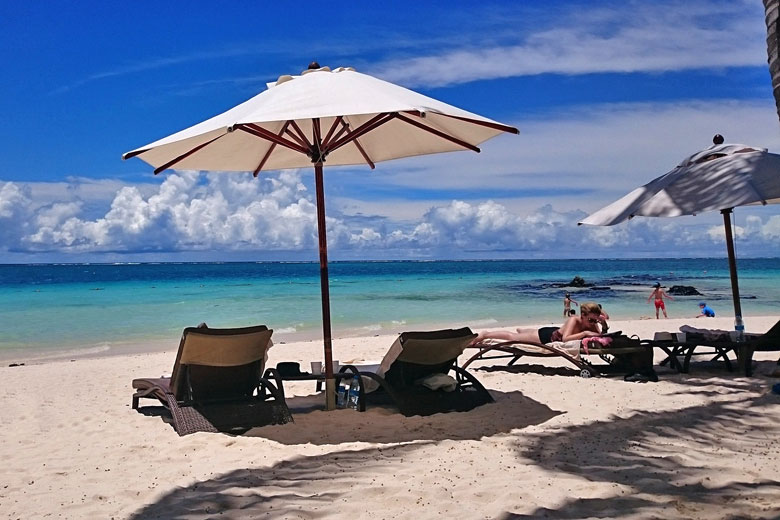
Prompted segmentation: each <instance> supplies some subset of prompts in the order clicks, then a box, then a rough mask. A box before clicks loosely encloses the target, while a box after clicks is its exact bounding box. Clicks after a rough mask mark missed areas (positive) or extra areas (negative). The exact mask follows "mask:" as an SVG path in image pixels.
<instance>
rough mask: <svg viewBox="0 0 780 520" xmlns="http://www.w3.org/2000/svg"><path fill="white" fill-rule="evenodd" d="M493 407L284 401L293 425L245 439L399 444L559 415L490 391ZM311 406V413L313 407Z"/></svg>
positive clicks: (476, 433) (477, 433)
mask: <svg viewBox="0 0 780 520" xmlns="http://www.w3.org/2000/svg"><path fill="white" fill-rule="evenodd" d="M490 394H491V395H492V396H493V398H494V399H495V401H496V402H495V403H488V404H484V405H482V406H478V407H476V408H474V409H473V410H469V411H468V412H449V413H437V414H434V415H429V416H425V417H421V416H414V417H405V416H403V415H402V414H400V413H399V412H398V410H397V409H395V408H394V407H392V406H370V407H369V408H367V410H366V411H365V412H356V411H354V410H349V409H342V410H333V411H325V410H323V409H322V404H321V399H322V397H321V396H304V397H292V398H287V403H288V406H290V409H291V410H292V412H293V418H294V420H295V422H294V423H289V424H285V425H278V426H264V427H262V428H254V429H252V430H249V431H248V432H247V433H245V434H244V435H245V436H257V437H264V438H266V439H270V440H274V441H276V442H280V443H282V444H307V443H311V444H316V445H328V444H341V443H343V442H371V443H399V442H419V441H441V440H446V439H449V440H466V439H474V440H476V439H480V438H482V437H489V436H492V435H496V434H500V433H509V432H511V431H512V430H516V429H521V428H525V427H527V426H532V425H537V424H541V423H544V422H546V421H549V420H550V419H552V418H553V417H555V416H557V415H559V414H560V413H561V412H558V411H555V410H552V409H551V408H550V407H548V406H547V405H545V404H542V403H540V402H538V401H535V400H533V399H531V398H529V397H526V396H525V395H523V394H522V393H521V392H519V391H513V392H499V391H496V390H490ZM311 403H316V409H312V404H311Z"/></svg>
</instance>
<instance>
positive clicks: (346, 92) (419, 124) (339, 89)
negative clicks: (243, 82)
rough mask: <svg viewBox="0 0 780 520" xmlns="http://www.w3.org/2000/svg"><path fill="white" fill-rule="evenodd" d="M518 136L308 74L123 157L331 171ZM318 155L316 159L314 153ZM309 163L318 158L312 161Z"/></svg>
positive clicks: (357, 80) (158, 163) (320, 73)
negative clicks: (319, 163) (320, 166)
mask: <svg viewBox="0 0 780 520" xmlns="http://www.w3.org/2000/svg"><path fill="white" fill-rule="evenodd" d="M502 132H512V133H517V129H515V128H512V127H509V126H505V125H502V124H500V123H497V122H495V121H492V120H490V119H487V118H485V117H482V116H479V115H477V114H472V113H471V112H467V111H465V110H461V109H459V108H456V107H454V106H452V105H448V104H446V103H442V102H441V101H437V100H435V99H433V98H430V97H427V96H424V95H422V94H418V93H417V92H413V91H411V90H408V89H406V88H403V87H400V86H398V85H394V84H392V83H388V82H386V81H382V80H380V79H377V78H374V77H372V76H368V75H366V74H361V73H359V72H355V70H354V69H351V68H338V69H335V70H333V71H331V70H330V69H328V68H327V67H323V68H318V69H309V70H306V71H304V72H303V74H301V75H300V76H295V77H294V76H281V77H280V78H279V79H278V81H276V82H275V83H272V84H271V86H270V88H269V89H268V90H266V91H264V92H262V93H260V94H258V95H257V96H255V97H253V98H251V99H250V100H248V101H245V102H244V103H241V104H240V105H238V106H236V107H234V108H232V109H230V110H228V111H227V112H224V113H222V114H219V115H217V116H214V117H212V118H211V119H208V120H206V121H203V122H202V123H198V124H197V125H195V126H191V127H190V128H187V129H185V130H182V131H180V132H177V133H175V134H173V135H170V136H168V137H165V138H163V139H160V140H158V141H155V142H153V143H150V144H148V145H146V146H143V147H141V148H138V149H137V150H133V151H131V152H128V153H126V154H125V155H124V156H123V158H125V159H128V158H130V157H139V158H140V159H143V160H144V161H146V162H148V163H149V164H151V165H152V166H154V167H155V168H156V169H157V170H156V171H158V170H159V171H162V170H164V169H166V168H173V167H175V168H177V169H182V170H187V169H190V170H218V171H227V170H229V171H251V172H255V173H257V172H259V171H260V170H278V169H283V168H302V167H305V166H310V165H311V164H312V163H313V162H316V161H314V160H313V159H318V158H322V159H323V161H324V162H326V163H327V164H328V165H329V166H337V165H349V164H369V165H370V166H372V167H373V164H374V163H376V162H379V161H384V160H388V159H398V158H401V157H410V156H414V155H425V154H432V153H439V152H452V151H458V150H474V151H479V149H478V148H477V145H478V144H480V143H482V142H484V141H486V140H488V139H490V138H491V137H494V136H496V135H498V134H501V133H502ZM318 150H319V152H320V153H321V155H320V154H318V153H317V151H318ZM312 156H313V157H312Z"/></svg>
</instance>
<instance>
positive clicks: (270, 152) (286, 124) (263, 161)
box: [252, 121, 290, 177]
mask: <svg viewBox="0 0 780 520" xmlns="http://www.w3.org/2000/svg"><path fill="white" fill-rule="evenodd" d="M288 126H290V122H289V121H285V122H284V125H282V129H281V130H279V136H281V135H282V134H284V133H285V132H286V131H287V127H288ZM274 148H276V143H271V146H270V147H269V148H268V150H267V151H266V152H265V155H264V156H263V159H262V160H261V161H260V164H258V165H257V168H255V171H253V172H252V176H253V177H257V174H258V173H260V170H262V169H263V166H265V163H266V162H267V161H268V159H269V158H270V157H271V154H272V153H273V151H274Z"/></svg>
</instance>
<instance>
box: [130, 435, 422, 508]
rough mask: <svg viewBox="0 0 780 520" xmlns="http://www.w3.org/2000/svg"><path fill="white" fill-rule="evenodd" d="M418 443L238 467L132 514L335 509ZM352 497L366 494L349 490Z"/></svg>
mask: <svg viewBox="0 0 780 520" xmlns="http://www.w3.org/2000/svg"><path fill="white" fill-rule="evenodd" d="M420 448H421V446H420V445H419V444H406V445H401V446H395V447H392V448H386V449H382V448H370V449H365V450H351V451H337V452H333V453H328V454H325V455H319V456H313V457H298V458H295V459H292V460H285V461H282V462H279V463H278V464H276V465H274V466H271V467H256V468H242V469H237V470H234V471H230V472H228V473H225V474H223V475H218V476H216V477H214V478H211V479H209V480H206V481H201V482H196V483H194V484H192V485H190V486H186V487H183V488H176V489H174V490H173V491H171V492H170V493H168V494H166V495H163V496H162V497H160V498H159V499H158V500H157V501H156V502H155V503H153V504H149V505H147V506H145V507H144V508H142V509H141V510H139V511H137V512H136V513H135V514H133V515H132V516H131V517H130V518H131V519H145V518H167V519H184V518H187V519H189V520H194V519H199V518H214V517H215V516H217V515H220V516H222V517H224V518H256V517H260V516H262V517H263V518H290V517H293V516H296V517H297V516H299V515H303V514H304V513H305V516H301V517H304V518H318V517H324V516H328V515H333V514H334V513H335V510H334V507H333V503H334V502H335V501H336V500H337V499H343V498H344V497H345V496H348V495H349V494H350V491H351V490H352V493H353V494H354V490H356V489H359V488H362V489H363V490H364V491H365V484H366V482H370V481H371V477H372V475H376V474H381V473H382V472H386V471H388V468H389V467H390V466H394V465H395V464H396V463H397V461H399V460H402V459H403V457H404V456H407V455H409V454H410V453H411V452H413V451H415V450H419V449H420ZM353 499H354V500H356V501H359V500H361V499H362V500H366V497H365V496H363V497H356V496H353Z"/></svg>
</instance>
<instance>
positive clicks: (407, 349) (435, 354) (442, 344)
mask: <svg viewBox="0 0 780 520" xmlns="http://www.w3.org/2000/svg"><path fill="white" fill-rule="evenodd" d="M476 337H477V335H476V334H474V333H473V332H471V329H469V328H468V327H463V328H462V329H445V330H437V331H431V332H404V333H403V334H401V336H400V342H401V347H402V348H403V350H401V353H400V354H399V355H398V357H397V358H396V359H397V360H398V361H403V362H406V363H414V364H416V365H439V364H441V363H446V362H447V361H452V360H454V359H457V357H458V356H460V355H461V354H463V351H464V350H465V348H466V347H467V346H468V344H469V343H471V342H472V341H473V340H474V338H476Z"/></svg>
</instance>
